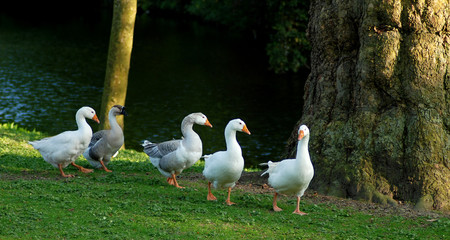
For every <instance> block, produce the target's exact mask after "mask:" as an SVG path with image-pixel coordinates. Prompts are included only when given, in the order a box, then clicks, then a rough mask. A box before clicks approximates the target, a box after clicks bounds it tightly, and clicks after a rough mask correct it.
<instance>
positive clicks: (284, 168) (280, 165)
mask: <svg viewBox="0 0 450 240" xmlns="http://www.w3.org/2000/svg"><path fill="white" fill-rule="evenodd" d="M308 142H309V129H308V127H307V126H305V125H302V126H300V128H299V130H298V144H297V156H296V158H295V159H285V160H283V161H281V162H271V161H269V162H268V163H262V164H260V165H268V166H269V169H268V170H267V171H265V172H264V173H263V174H262V175H264V174H266V173H269V185H270V186H272V187H273V188H275V191H276V192H275V194H274V196H273V210H274V211H276V212H279V211H282V209H281V208H279V207H278V206H277V196H278V193H282V194H294V195H296V196H297V208H296V209H295V211H294V212H293V213H295V214H299V215H305V214H306V213H304V212H302V211H300V209H299V206H300V197H301V196H303V193H304V192H305V190H306V189H307V188H308V186H309V183H310V182H311V179H312V178H313V176H314V167H313V165H312V163H311V159H310V157H309V151H308ZM262 175H261V176H262Z"/></svg>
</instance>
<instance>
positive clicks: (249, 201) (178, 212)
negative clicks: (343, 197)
mask: <svg viewBox="0 0 450 240" xmlns="http://www.w3.org/2000/svg"><path fill="white" fill-rule="evenodd" d="M43 137H45V135H44V134H42V133H39V132H36V131H27V130H24V129H21V128H18V127H17V126H15V125H12V124H3V125H0V239H198V238H206V239H238V238H250V239H263V238H264V239H448V238H449V237H450V232H449V231H450V230H449V229H450V220H449V218H448V217H445V216H444V215H442V216H441V217H439V218H433V219H432V218H431V217H426V216H425V217H416V218H408V217H402V216H396V215H374V214H371V213H370V212H361V211H358V210H356V209H352V208H339V207H337V206H335V205H333V204H328V203H313V202H309V201H307V200H305V201H302V204H301V209H302V210H303V211H305V212H308V213H309V215H306V216H297V215H293V214H291V212H292V211H293V210H294V206H295V199H294V198H288V197H282V198H281V199H280V201H279V206H280V207H281V208H283V209H285V211H283V212H279V213H275V212H273V211H271V201H272V195H271V194H257V193H251V192H244V191H242V190H234V191H233V193H232V201H234V202H236V203H237V204H236V205H234V206H226V205H225V204H224V203H223V202H224V201H225V198H226V191H225V190H216V191H214V194H215V195H216V197H218V199H219V201H217V202H209V201H207V200H206V194H207V189H206V181H205V180H204V179H200V180H196V181H194V180H189V179H186V178H183V177H181V178H180V179H179V183H180V185H182V186H185V187H186V188H185V189H182V190H180V189H176V188H174V187H172V186H169V185H168V184H167V183H166V182H165V179H164V177H162V176H161V175H160V174H159V172H158V171H157V170H155V169H154V167H153V166H152V165H151V164H150V162H149V161H148V158H147V157H146V155H145V154H144V153H142V152H137V151H133V150H124V151H121V152H120V154H119V155H118V156H117V157H116V158H115V159H114V160H113V162H112V163H111V164H110V165H109V166H108V167H110V169H112V170H113V172H112V173H106V172H104V171H100V170H96V171H95V172H94V173H93V174H83V173H80V172H78V171H76V169H75V168H73V167H71V166H69V167H67V168H66V169H65V172H66V173H67V174H76V175H77V176H76V177H75V178H69V179H64V178H62V177H60V176H59V171H58V170H57V169H55V168H53V167H52V166H51V165H50V164H48V163H46V162H45V161H44V160H43V159H42V157H41V156H40V154H39V152H38V151H36V150H34V149H33V148H32V147H31V146H30V145H29V144H28V143H27V141H29V140H35V139H40V138H43ZM77 163H78V164H80V165H82V166H85V167H89V165H88V163H87V161H86V160H85V159H84V158H82V157H80V159H79V160H77ZM201 170H202V165H201V164H197V165H195V166H194V167H193V168H191V169H188V170H187V171H186V172H184V173H183V174H182V175H185V176H186V175H190V174H195V173H198V172H201Z"/></svg>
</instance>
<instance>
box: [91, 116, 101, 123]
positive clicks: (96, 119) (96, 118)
mask: <svg viewBox="0 0 450 240" xmlns="http://www.w3.org/2000/svg"><path fill="white" fill-rule="evenodd" d="M92 120H94V121H96V122H97V123H100V120H98V117H97V114H95V115H94V117H93V118H92Z"/></svg>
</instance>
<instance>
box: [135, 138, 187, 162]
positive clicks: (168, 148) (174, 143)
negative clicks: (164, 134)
mask: <svg viewBox="0 0 450 240" xmlns="http://www.w3.org/2000/svg"><path fill="white" fill-rule="evenodd" d="M180 142H181V140H171V141H167V142H162V143H151V142H149V141H145V142H144V144H143V145H142V146H143V147H144V152H145V153H146V154H147V155H148V156H150V157H154V158H162V157H163V156H165V155H167V154H169V153H171V152H173V151H175V150H177V148H178V147H179V146H180Z"/></svg>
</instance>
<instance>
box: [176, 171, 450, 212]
mask: <svg viewBox="0 0 450 240" xmlns="http://www.w3.org/2000/svg"><path fill="white" fill-rule="evenodd" d="M262 173H263V171H261V172H244V173H242V176H241V178H240V179H239V182H238V183H236V186H235V188H236V189H241V190H243V191H245V192H250V193H253V194H270V195H272V194H273V193H274V192H275V191H274V189H273V188H271V187H270V186H269V185H268V184H267V178H268V177H269V176H268V175H267V174H266V175H264V176H262V177H261V174H262ZM182 175H183V174H182ZM180 177H181V176H180ZM183 178H184V179H186V180H192V181H196V180H198V179H204V177H203V176H202V175H201V174H200V173H190V174H188V175H185V176H183ZM283 197H284V196H283ZM286 197H291V198H294V196H286ZM302 200H306V201H308V202H310V203H313V204H329V205H335V206H336V207H338V208H350V209H353V210H354V211H361V212H364V213H367V214H371V215H375V216H386V215H398V216H402V217H406V218H416V217H430V218H434V219H435V218H441V217H450V213H449V212H438V211H417V210H415V209H414V206H412V205H410V204H407V203H399V204H397V205H395V206H393V205H382V204H377V203H370V202H367V201H359V200H353V199H345V198H338V197H333V196H326V195H321V194H318V193H317V192H315V191H313V190H309V189H308V190H307V191H306V192H305V195H303V197H302Z"/></svg>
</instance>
